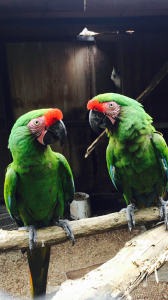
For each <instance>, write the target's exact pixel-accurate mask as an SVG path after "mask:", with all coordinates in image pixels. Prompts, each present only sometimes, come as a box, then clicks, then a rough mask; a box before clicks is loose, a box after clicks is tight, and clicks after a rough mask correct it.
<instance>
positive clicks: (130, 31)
mask: <svg viewBox="0 0 168 300" xmlns="http://www.w3.org/2000/svg"><path fill="white" fill-rule="evenodd" d="M126 33H129V34H132V33H134V30H127V31H126Z"/></svg>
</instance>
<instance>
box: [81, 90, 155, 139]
mask: <svg viewBox="0 0 168 300" xmlns="http://www.w3.org/2000/svg"><path fill="white" fill-rule="evenodd" d="M87 108H88V109H89V110H90V113H89V122H90V125H91V127H92V129H93V130H94V131H96V132H97V133H99V127H101V128H104V129H108V130H109V132H111V131H114V130H115V129H116V131H117V132H118V134H119V135H120V136H129V135H131V134H132V133H133V131H135V130H136V131H139V130H142V129H143V128H144V129H145V128H146V127H147V126H148V125H150V126H151V123H152V118H151V117H150V116H149V115H148V114H147V113H146V112H145V110H144V109H143V107H142V105H141V104H140V103H139V102H137V101H136V100H133V99H131V98H128V97H126V96H123V95H120V94H114V93H108V94H100V95H98V96H95V97H94V98H93V99H92V100H90V101H89V102H88V104H87Z"/></svg>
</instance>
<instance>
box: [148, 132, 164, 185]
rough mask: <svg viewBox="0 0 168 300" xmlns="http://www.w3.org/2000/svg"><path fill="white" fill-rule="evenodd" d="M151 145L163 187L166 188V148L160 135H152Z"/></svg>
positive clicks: (156, 133)
mask: <svg viewBox="0 0 168 300" xmlns="http://www.w3.org/2000/svg"><path fill="white" fill-rule="evenodd" d="M152 144H153V146H154V149H155V152H156V156H157V158H158V161H159V163H160V166H161V169H162V173H163V176H164V178H165V187H167V188H168V147H167V144H166V142H165V140H164V138H163V136H162V134H161V133H159V132H154V133H153V135H152Z"/></svg>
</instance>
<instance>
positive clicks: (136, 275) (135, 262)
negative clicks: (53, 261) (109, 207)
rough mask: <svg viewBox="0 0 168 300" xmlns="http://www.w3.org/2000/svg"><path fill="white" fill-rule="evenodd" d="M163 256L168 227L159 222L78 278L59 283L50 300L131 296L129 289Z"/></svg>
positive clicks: (166, 250) (167, 251) (167, 252)
mask: <svg viewBox="0 0 168 300" xmlns="http://www.w3.org/2000/svg"><path fill="white" fill-rule="evenodd" d="M167 260H168V231H166V230H165V226H164V225H162V226H158V227H155V228H153V229H151V230H148V231H146V232H144V233H143V234H141V235H138V236H136V237H135V238H133V239H132V240H131V241H128V242H127V243H126V244H125V246H124V248H122V249H121V250H120V251H119V252H118V253H117V255H116V256H115V257H114V258H112V259H111V260H109V261H108V262H106V263H105V264H103V265H102V266H100V267H98V268H97V269H95V270H93V271H91V272H89V273H88V274H86V275H85V276H84V277H82V278H81V279H79V280H75V281H73V280H67V281H65V282H64V283H62V285H61V288H60V290H59V291H58V293H57V294H56V295H55V296H54V297H53V299H52V300H64V299H68V300H88V299H89V300H100V299H101V300H103V299H106V300H112V299H115V300H116V299H132V298H130V297H129V292H131V291H132V290H133V289H134V288H135V287H136V286H137V285H138V284H139V283H140V282H141V281H142V280H143V279H144V278H145V277H146V276H147V275H150V274H151V273H152V272H153V271H155V273H157V271H156V270H157V269H158V268H159V267H160V266H161V265H162V264H163V263H164V262H165V261H167ZM156 278H157V276H156ZM121 296H123V297H122V298H120V297H121Z"/></svg>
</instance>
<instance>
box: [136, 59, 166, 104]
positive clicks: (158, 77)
mask: <svg viewBox="0 0 168 300" xmlns="http://www.w3.org/2000/svg"><path fill="white" fill-rule="evenodd" d="M167 73H168V61H167V62H166V63H165V64H164V65H163V67H162V68H161V69H160V70H159V72H158V73H157V74H156V76H155V77H154V78H153V79H152V81H151V82H150V83H149V85H148V86H147V88H146V89H145V91H144V92H143V93H142V94H141V95H140V96H139V97H138V98H137V99H136V100H137V101H138V102H142V101H143V100H144V98H145V97H147V96H148V95H149V94H150V93H151V92H152V91H153V89H154V88H155V87H156V86H157V85H158V83H159V82H160V81H161V80H162V79H163V78H164V77H165V76H166V74H167Z"/></svg>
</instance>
